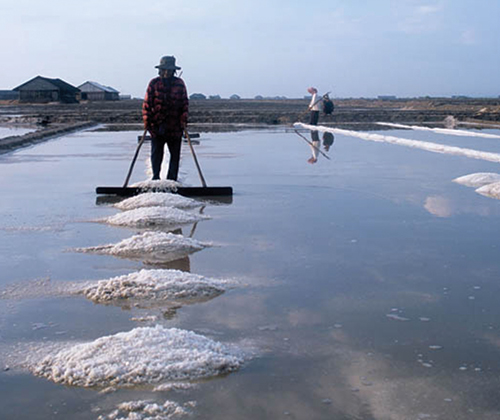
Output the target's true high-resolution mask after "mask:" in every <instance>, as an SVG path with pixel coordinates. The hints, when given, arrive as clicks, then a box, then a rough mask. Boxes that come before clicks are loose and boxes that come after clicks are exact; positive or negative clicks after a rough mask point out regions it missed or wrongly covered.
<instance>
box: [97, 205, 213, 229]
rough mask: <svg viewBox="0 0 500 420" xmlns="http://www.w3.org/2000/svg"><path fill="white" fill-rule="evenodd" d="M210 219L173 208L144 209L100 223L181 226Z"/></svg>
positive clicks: (130, 211)
mask: <svg viewBox="0 0 500 420" xmlns="http://www.w3.org/2000/svg"><path fill="white" fill-rule="evenodd" d="M209 218H210V217H208V216H205V215H202V214H193V213H188V212H186V211H184V210H179V209H175V208H173V207H144V208H138V209H133V210H128V211H125V212H123V213H118V214H116V215H114V216H110V217H106V218H104V219H100V220H99V221H100V222H105V223H109V224H110V225H115V226H133V227H151V226H180V225H185V224H189V223H195V222H199V221H200V220H206V219H209Z"/></svg>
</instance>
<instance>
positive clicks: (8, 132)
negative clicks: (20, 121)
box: [0, 125, 35, 141]
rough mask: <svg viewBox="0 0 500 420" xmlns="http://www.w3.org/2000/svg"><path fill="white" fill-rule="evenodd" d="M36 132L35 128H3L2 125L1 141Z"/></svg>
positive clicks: (0, 127)
mask: <svg viewBox="0 0 500 420" xmlns="http://www.w3.org/2000/svg"><path fill="white" fill-rule="evenodd" d="M32 131H35V129H34V128H27V127H20V126H19V127H18V126H1V125H0V141H1V139H3V138H5V137H10V136H22V135H23V134H27V133H31V132H32Z"/></svg>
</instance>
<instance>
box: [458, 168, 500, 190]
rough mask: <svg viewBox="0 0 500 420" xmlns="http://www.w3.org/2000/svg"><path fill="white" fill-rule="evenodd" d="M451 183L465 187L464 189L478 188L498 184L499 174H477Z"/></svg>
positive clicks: (459, 178) (465, 176)
mask: <svg viewBox="0 0 500 420" xmlns="http://www.w3.org/2000/svg"><path fill="white" fill-rule="evenodd" d="M453 182H456V183H457V184H461V185H465V186H466V187H473V188H479V187H482V186H484V185H488V184H492V183H494V182H500V174H496V173H494V172H478V173H475V174H469V175H464V176H461V177H458V178H455V179H454V180H453Z"/></svg>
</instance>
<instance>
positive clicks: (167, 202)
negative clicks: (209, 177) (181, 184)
mask: <svg viewBox="0 0 500 420" xmlns="http://www.w3.org/2000/svg"><path fill="white" fill-rule="evenodd" d="M200 205H201V204H200V203H199V202H198V201H196V200H193V199H191V198H187V197H183V196H181V195H179V194H171V193H152V192H149V193H144V194H139V195H136V196H135V197H130V198H127V199H126V200H123V201H120V202H119V203H116V204H115V205H114V207H116V208H118V209H120V210H132V209H137V208H140V207H156V206H168V207H175V208H178V209H189V208H194V207H198V206H200Z"/></svg>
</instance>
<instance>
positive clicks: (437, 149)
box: [293, 123, 500, 163]
mask: <svg viewBox="0 0 500 420" xmlns="http://www.w3.org/2000/svg"><path fill="white" fill-rule="evenodd" d="M293 126H294V127H296V128H304V129H306V130H312V131H319V132H322V133H324V132H329V133H334V134H342V135H344V136H351V137H357V138H360V139H362V140H367V141H375V142H379V143H389V144H396V145H399V146H407V147H411V148H414V149H422V150H427V151H428V152H434V153H442V154H447V155H454V156H463V157H467V158H471V159H480V160H485V161H488V162H495V163H500V154H498V153H491V152H482V151H479V150H474V149H465V148H462V147H455V146H446V145H443V144H438V143H431V142H428V141H420V140H410V139H405V138H400V137H394V136H385V135H381V134H372V133H366V132H363V131H353V130H344V129H341V128H332V127H324V126H320V125H309V124H302V123H294V125H293Z"/></svg>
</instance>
